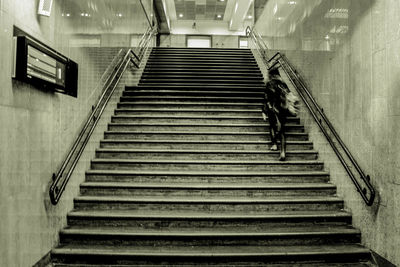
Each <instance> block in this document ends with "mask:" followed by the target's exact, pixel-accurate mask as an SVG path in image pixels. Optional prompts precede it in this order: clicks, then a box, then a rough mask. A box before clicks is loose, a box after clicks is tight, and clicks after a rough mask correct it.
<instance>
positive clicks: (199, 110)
mask: <svg viewBox="0 0 400 267" xmlns="http://www.w3.org/2000/svg"><path fill="white" fill-rule="evenodd" d="M125 103H126V102H125ZM134 103H136V102H134ZM115 110H116V111H142V112H226V113H228V112H254V113H256V112H260V110H258V109H187V108H175V109H174V108H151V109H150V108H148V109H144V108H116V109H115Z"/></svg>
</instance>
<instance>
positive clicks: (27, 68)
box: [12, 27, 78, 97]
mask: <svg viewBox="0 0 400 267" xmlns="http://www.w3.org/2000/svg"><path fill="white" fill-rule="evenodd" d="M13 40H14V42H13V49H14V51H13V55H12V56H13V63H12V64H13V71H12V72H13V73H12V77H13V78H14V79H16V80H19V81H22V82H26V83H29V84H32V85H34V86H37V87H38V88H41V89H45V90H48V91H54V92H58V93H62V94H66V95H70V96H73V97H77V96H78V64H77V63H76V62H74V61H73V60H71V59H69V58H67V57H66V56H64V55H62V54H61V53H59V52H57V51H56V50H54V49H53V48H51V47H49V46H48V45H46V44H44V43H43V42H41V41H39V40H37V39H36V38H34V37H32V36H31V35H29V34H27V33H25V32H24V31H22V30H21V29H19V28H17V27H14V37H13Z"/></svg>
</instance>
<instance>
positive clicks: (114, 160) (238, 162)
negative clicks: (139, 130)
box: [92, 158, 323, 165]
mask: <svg viewBox="0 0 400 267" xmlns="http://www.w3.org/2000/svg"><path fill="white" fill-rule="evenodd" d="M92 162H98V163H99V162H110V163H114V162H115V163H116V162H121V163H130V162H131V163H182V164H256V165H258V164H279V165H293V164H323V161H320V160H290V161H279V160H182V159H177V160H175V159H157V160H153V159H101V158H94V159H92Z"/></svg>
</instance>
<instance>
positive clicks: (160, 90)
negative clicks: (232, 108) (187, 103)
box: [125, 89, 264, 95]
mask: <svg viewBox="0 0 400 267" xmlns="http://www.w3.org/2000/svg"><path fill="white" fill-rule="evenodd" d="M125 92H129V93H136V92H145V93H190V94H238V93H240V94H248V95H253V94H259V95H264V93H263V92H261V91H247V92H240V91H222V90H221V91H208V90H207V91H194V90H188V91H184V90H167V89H159V90H145V91H125Z"/></svg>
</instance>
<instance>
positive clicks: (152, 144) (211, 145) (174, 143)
mask: <svg viewBox="0 0 400 267" xmlns="http://www.w3.org/2000/svg"><path fill="white" fill-rule="evenodd" d="M270 146H271V142H270V141H247V140H246V141H238V140H225V141H220V140H215V141H212V140H211V141H207V140H129V139H127V140H123V139H121V140H118V139H112V140H101V141H100V148H115V149H117V148H125V149H200V150H218V149H222V150H238V151H240V150H253V151H266V150H269V148H270ZM286 148H287V150H288V151H295V150H311V149H313V144H312V142H310V141H288V142H287V144H286Z"/></svg>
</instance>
